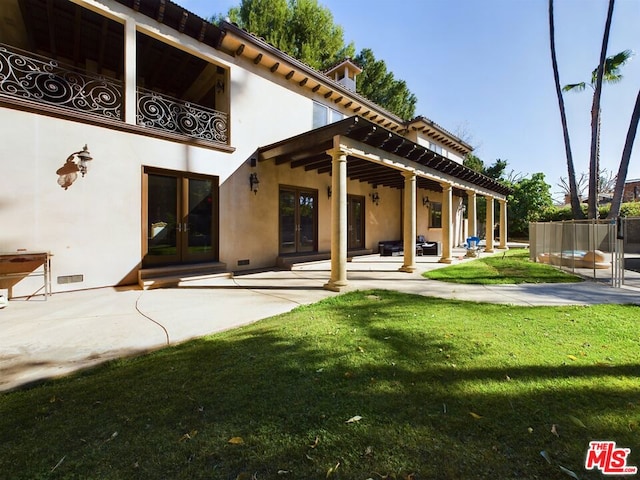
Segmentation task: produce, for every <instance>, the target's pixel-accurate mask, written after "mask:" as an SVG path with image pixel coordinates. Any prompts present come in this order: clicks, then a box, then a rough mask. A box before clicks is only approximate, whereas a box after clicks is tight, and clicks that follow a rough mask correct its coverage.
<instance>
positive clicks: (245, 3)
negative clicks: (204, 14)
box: [214, 0, 355, 70]
mask: <svg viewBox="0 0 640 480" xmlns="http://www.w3.org/2000/svg"><path fill="white" fill-rule="evenodd" d="M227 17H229V19H230V20H231V21H232V22H234V23H236V24H237V25H238V26H239V27H241V28H244V29H245V30H247V31H249V32H251V33H254V34H256V35H258V36H260V37H262V38H264V39H265V40H266V41H267V42H269V43H271V44H272V45H273V46H275V47H277V48H278V49H280V50H282V51H283V52H285V53H288V54H289V55H291V56H292V57H294V58H296V59H298V60H300V61H301V62H304V63H305V64H307V65H309V66H310V67H313V68H315V69H317V70H323V69H326V68H328V67H330V66H332V65H334V64H335V63H337V62H338V61H340V60H342V59H344V58H345V57H352V56H353V55H355V47H354V45H353V44H349V45H345V43H344V31H343V29H342V27H341V26H340V25H337V24H336V23H334V20H333V14H332V13H331V11H330V10H329V9H328V8H326V7H324V6H322V5H320V4H318V0H289V1H287V0H242V1H241V3H240V5H239V6H238V7H232V8H230V9H229V11H228V13H227ZM220 18H221V16H217V17H214V21H215V20H220Z"/></svg>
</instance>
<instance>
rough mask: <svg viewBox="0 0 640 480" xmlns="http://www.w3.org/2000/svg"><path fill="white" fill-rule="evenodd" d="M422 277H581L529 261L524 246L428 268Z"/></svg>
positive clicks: (492, 280) (513, 280)
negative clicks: (462, 261)
mask: <svg viewBox="0 0 640 480" xmlns="http://www.w3.org/2000/svg"><path fill="white" fill-rule="evenodd" d="M423 276H424V277H425V278H429V279H432V280H440V281H443V282H451V283H469V284H484V285H489V284H498V283H502V284H517V283H569V282H581V281H582V280H581V279H580V278H579V277H577V276H575V275H571V274H569V273H565V272H563V271H562V270H560V269H558V268H555V267H552V266H551V265H545V264H542V263H536V262H532V261H531V260H529V250H528V249H513V250H508V251H507V252H506V253H497V254H495V255H492V256H487V257H482V258H477V259H475V260H471V261H467V262H464V263H458V264H456V265H451V266H449V267H445V268H440V269H437V270H431V271H428V272H425V273H424V274H423Z"/></svg>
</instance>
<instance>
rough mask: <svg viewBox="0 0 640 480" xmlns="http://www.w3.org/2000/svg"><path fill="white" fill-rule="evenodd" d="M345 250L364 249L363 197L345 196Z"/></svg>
mask: <svg viewBox="0 0 640 480" xmlns="http://www.w3.org/2000/svg"><path fill="white" fill-rule="evenodd" d="M347 230H348V233H347V248H348V249H350V250H355V249H360V248H364V197H357V196H355V195H347Z"/></svg>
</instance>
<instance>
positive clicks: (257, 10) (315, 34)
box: [211, 0, 418, 120]
mask: <svg viewBox="0 0 640 480" xmlns="http://www.w3.org/2000/svg"><path fill="white" fill-rule="evenodd" d="M226 16H227V17H228V18H229V20H231V21H232V22H234V23H236V24H237V25H238V26H240V27H241V28H244V29H245V30H247V31H249V32H251V33H254V34H256V35H258V36H260V37H262V38H264V39H265V40H266V41H267V42H269V43H271V44H272V45H274V46H275V47H277V48H278V49H280V50H282V51H283V52H285V53H288V54H289V55H291V56H292V57H294V58H296V59H298V60H300V61H302V62H304V63H305V64H307V65H309V66H310V67H313V68H315V69H316V70H321V71H322V70H326V69H327V68H329V67H331V66H333V65H335V64H336V63H338V62H339V61H342V60H344V59H345V58H353V60H354V62H355V63H357V64H358V65H359V66H360V67H361V68H362V69H363V72H362V74H360V75H359V76H358V80H357V82H358V92H359V93H360V94H361V95H362V96H364V97H366V98H368V99H369V100H371V101H373V102H375V103H377V104H378V105H380V106H381V107H383V108H385V109H386V110H388V111H389V112H391V113H394V114H396V115H398V116H399V117H401V118H402V119H404V120H409V119H411V118H413V116H414V115H415V107H416V103H417V101H418V100H417V98H416V96H415V95H414V94H413V93H411V91H409V89H408V87H407V84H406V82H405V81H403V80H398V79H396V78H395V77H394V75H393V73H392V72H389V71H388V70H387V66H386V64H385V62H384V61H382V60H376V58H375V56H374V55H373V52H372V51H371V50H369V49H364V50H362V51H361V52H360V53H359V54H358V56H357V57H356V56H355V53H356V51H355V46H354V45H353V43H350V44H348V45H346V44H345V43H344V32H343V29H342V27H341V26H340V25H336V24H335V23H334V20H333V15H332V14H331V11H330V10H329V9H328V8H326V7H323V6H322V5H320V4H319V3H318V0H241V2H240V5H239V6H237V7H232V8H230V9H229V11H228V13H227V15H226ZM223 17H224V16H223V15H217V16H214V17H213V18H212V19H211V21H213V22H219V21H220V20H222V19H223Z"/></svg>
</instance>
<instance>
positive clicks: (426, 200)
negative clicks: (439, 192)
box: [422, 196, 429, 208]
mask: <svg viewBox="0 0 640 480" xmlns="http://www.w3.org/2000/svg"><path fill="white" fill-rule="evenodd" d="M422 206H423V207H427V208H428V207H429V197H426V196H425V197H422Z"/></svg>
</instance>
